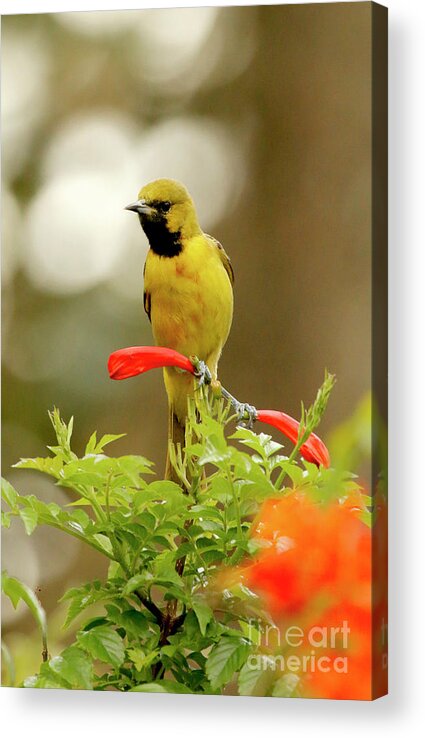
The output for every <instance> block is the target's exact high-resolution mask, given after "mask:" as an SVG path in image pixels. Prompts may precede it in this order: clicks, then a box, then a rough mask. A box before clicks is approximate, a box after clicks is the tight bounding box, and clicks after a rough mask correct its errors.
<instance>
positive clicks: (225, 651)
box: [206, 637, 250, 690]
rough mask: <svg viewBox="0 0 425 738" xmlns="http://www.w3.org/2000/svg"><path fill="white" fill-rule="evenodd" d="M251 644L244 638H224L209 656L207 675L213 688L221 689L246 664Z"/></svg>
mask: <svg viewBox="0 0 425 738" xmlns="http://www.w3.org/2000/svg"><path fill="white" fill-rule="evenodd" d="M249 652H250V643H249V641H247V640H246V639H244V638H229V637H223V638H222V640H221V641H220V643H218V644H217V645H216V646H214V648H213V649H212V650H211V653H210V654H209V656H208V661H207V666H206V674H207V677H208V679H209V681H210V683H211V686H212V688H213V689H214V690H215V689H220V688H221V687H222V686H223V685H224V684H227V683H228V682H229V681H230V679H231V678H232V676H233V674H234V673H235V671H238V670H239V669H240V668H241V666H242V665H243V664H244V663H245V661H246V659H247V658H248V655H249Z"/></svg>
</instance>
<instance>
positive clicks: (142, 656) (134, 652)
mask: <svg viewBox="0 0 425 738" xmlns="http://www.w3.org/2000/svg"><path fill="white" fill-rule="evenodd" d="M127 655H128V657H129V659H130V660H131V661H132V662H133V664H134V666H135V667H136V669H137V671H142V669H145V668H146V667H148V666H152V664H154V663H155V662H156V661H157V660H158V658H159V651H158V650H155V651H151V652H150V653H145V651H143V649H141V648H129V649H127Z"/></svg>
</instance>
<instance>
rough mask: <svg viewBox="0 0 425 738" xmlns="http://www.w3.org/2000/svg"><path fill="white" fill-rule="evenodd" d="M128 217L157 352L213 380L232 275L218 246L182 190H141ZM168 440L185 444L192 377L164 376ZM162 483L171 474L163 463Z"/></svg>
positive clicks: (169, 371)
mask: <svg viewBox="0 0 425 738" xmlns="http://www.w3.org/2000/svg"><path fill="white" fill-rule="evenodd" d="M126 209H127V210H132V211H134V212H136V213H137V214H138V216H139V220H140V224H141V226H142V228H143V230H144V232H145V234H146V236H147V239H148V241H149V246H150V248H149V251H148V255H147V258H146V263H145V268H144V280H145V282H144V307H145V311H146V313H147V315H148V317H149V320H150V321H151V323H152V330H153V335H154V338H155V341H156V343H157V344H158V345H159V346H167V347H168V348H172V349H175V350H176V351H179V352H180V353H182V354H184V355H185V356H193V355H196V356H197V357H198V358H199V359H201V360H202V361H204V362H205V363H206V365H207V366H208V368H209V370H210V372H211V375H212V378H213V379H217V365H218V361H219V358H220V355H221V352H222V349H223V346H224V344H225V343H226V340H227V337H228V335H229V331H230V326H231V323H232V317H233V281H234V274H233V269H232V266H231V263H230V259H229V257H228V256H227V254H226V252H225V250H224V249H223V247H222V245H221V244H220V243H219V242H218V241H216V240H215V238H212V236H208V235H207V234H206V233H204V232H203V231H202V230H201V227H200V225H199V222H198V217H197V214H196V209H195V205H194V203H193V200H192V198H191V196H190V195H189V193H188V191H187V189H186V187H184V186H183V185H182V184H180V183H179V182H176V181H175V180H172V179H157V180H155V181H154V182H150V183H149V184H147V185H145V187H142V189H141V190H140V192H139V194H138V199H137V201H136V202H134V203H132V204H131V205H127V208H126ZM164 382H165V388H166V391H167V395H168V403H169V437H170V438H171V439H172V440H173V441H174V443H176V442H180V443H183V441H184V426H185V419H186V413H187V397H188V395H189V394H191V393H193V390H194V381H193V377H192V376H191V375H189V374H187V373H182V372H180V371H179V370H176V369H174V368H172V367H167V368H165V369H164ZM167 467H168V468H167V476H170V475H171V476H172V471H171V470H170V468H169V464H168V462H167Z"/></svg>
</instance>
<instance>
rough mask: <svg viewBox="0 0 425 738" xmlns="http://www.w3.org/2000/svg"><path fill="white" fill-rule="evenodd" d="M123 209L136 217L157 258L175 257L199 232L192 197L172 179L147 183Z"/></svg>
mask: <svg viewBox="0 0 425 738" xmlns="http://www.w3.org/2000/svg"><path fill="white" fill-rule="evenodd" d="M126 209H127V210H132V211H134V212H135V213H137V214H138V216H139V220H140V224H141V226H142V228H143V230H144V232H145V233H146V236H147V238H148V241H149V244H150V247H151V249H152V250H153V251H155V253H157V254H159V255H160V256H168V257H172V256H176V255H177V254H179V253H180V251H181V250H182V248H183V244H184V240H185V239H188V238H193V236H196V235H198V234H199V233H200V232H201V229H200V227H199V223H198V218H197V215H196V210H195V205H194V204H193V200H192V198H191V196H190V195H189V193H188V191H187V189H186V187H185V186H184V185H182V184H180V182H176V181H175V180H174V179H156V180H154V182H149V184H147V185H145V186H144V187H142V189H141V190H140V192H139V194H138V200H137V201H136V202H134V203H132V204H131V205H127V208H126Z"/></svg>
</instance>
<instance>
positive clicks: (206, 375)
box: [190, 356, 212, 387]
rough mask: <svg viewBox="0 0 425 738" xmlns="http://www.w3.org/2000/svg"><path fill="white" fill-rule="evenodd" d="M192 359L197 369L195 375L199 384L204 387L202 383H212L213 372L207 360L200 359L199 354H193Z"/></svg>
mask: <svg viewBox="0 0 425 738" xmlns="http://www.w3.org/2000/svg"><path fill="white" fill-rule="evenodd" d="M190 361H191V362H192V364H193V367H194V369H195V375H194V376H195V377H196V379H197V380H198V384H199V386H200V387H202V385H204V384H211V380H212V374H211V372H210V370H209V368H208V366H207V365H206V363H205V361H202V359H198V357H197V356H191V357H190Z"/></svg>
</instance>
